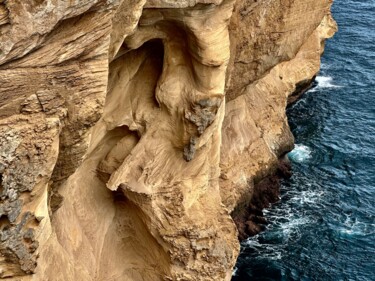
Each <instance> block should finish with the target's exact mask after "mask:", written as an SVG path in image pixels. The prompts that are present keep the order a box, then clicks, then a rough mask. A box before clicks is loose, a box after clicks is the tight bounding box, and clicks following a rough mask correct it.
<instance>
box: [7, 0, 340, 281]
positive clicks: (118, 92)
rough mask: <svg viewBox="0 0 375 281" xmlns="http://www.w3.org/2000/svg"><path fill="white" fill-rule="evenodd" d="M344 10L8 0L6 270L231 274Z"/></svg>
mask: <svg viewBox="0 0 375 281" xmlns="http://www.w3.org/2000/svg"><path fill="white" fill-rule="evenodd" d="M330 5H331V1H329V0H319V1H312V0H299V1H297V0H282V1H266V0H258V1H257V0H248V1H247V0H237V1H235V0H195V1H190V0H189V1H185V0H181V1H175V0H148V1H146V0H106V1H104V0H85V1H67V0H66V1H65V0H58V1H53V0H45V1H40V0H33V1H17V0H0V196H1V201H0V229H1V232H0V278H5V277H8V278H10V279H11V280H50V281H55V280H64V281H67V280H72V281H73V280H74V281H75V280H82V281H84V280H87V281H88V280H134V281H138V280H230V278H231V271H232V268H233V266H234V263H235V261H236V257H237V255H238V250H239V243H238V240H237V235H238V232H237V230H236V226H235V224H234V222H233V219H232V217H231V214H232V215H234V213H235V212H236V210H239V209H241V208H243V207H245V206H246V205H247V204H248V203H249V202H250V200H251V198H252V197H254V188H253V187H254V184H256V183H257V182H259V181H260V180H261V179H263V178H265V177H266V176H268V175H270V174H272V173H273V172H274V171H275V169H276V167H277V163H278V159H279V157H280V156H282V155H283V154H284V153H285V152H287V151H288V150H290V149H291V148H292V146H293V136H292V135H291V133H290V131H289V128H288V125H287V122H286V116H285V107H286V105H287V101H288V97H289V96H292V97H293V95H292V94H293V93H295V91H296V89H297V90H298V89H300V88H301V87H302V86H301V85H308V82H309V81H311V79H313V77H314V75H316V73H317V72H318V70H319V62H320V55H321V53H322V51H323V47H324V40H325V39H326V38H329V37H330V36H332V35H333V33H334V32H335V29H336V26H335V23H334V21H333V20H332V18H331V15H330ZM302 88H303V87H302ZM256 190H257V189H256ZM257 196H259V194H258V195H257Z"/></svg>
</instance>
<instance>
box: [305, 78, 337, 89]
mask: <svg viewBox="0 0 375 281" xmlns="http://www.w3.org/2000/svg"><path fill="white" fill-rule="evenodd" d="M315 82H316V83H317V84H316V86H315V87H314V88H312V89H311V90H310V92H316V91H318V90H319V89H325V88H342V86H340V85H335V84H334V83H333V78H332V77H331V76H317V77H316V78H315Z"/></svg>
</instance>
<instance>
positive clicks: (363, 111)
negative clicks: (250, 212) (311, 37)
mask: <svg viewBox="0 0 375 281" xmlns="http://www.w3.org/2000/svg"><path fill="white" fill-rule="evenodd" d="M333 16H334V18H335V19H336V21H337V23H338V25H339V32H338V33H337V34H336V35H335V37H334V38H333V39H330V40H329V41H327V43H326V51H325V54H324V56H323V58H322V68H321V71H320V73H319V75H318V76H317V78H316V81H315V86H314V87H313V88H312V89H311V90H309V91H308V92H307V93H306V94H305V95H304V96H303V97H302V99H300V100H299V101H298V102H297V103H295V104H294V105H293V106H291V107H290V108H289V109H288V112H287V113H288V119H289V124H290V127H291V129H292V132H293V134H294V136H295V138H296V143H297V144H296V146H295V149H294V150H293V151H292V152H290V153H289V158H290V159H291V161H292V167H293V176H292V178H291V179H289V180H284V181H283V183H282V187H281V198H280V201H279V202H278V203H276V204H274V205H273V206H272V207H271V208H270V209H268V210H265V216H266V218H267V220H268V221H269V225H268V226H267V229H266V230H265V231H264V232H262V233H260V234H258V235H256V236H255V237H252V238H250V239H248V240H246V241H244V242H243V243H242V247H241V254H240V257H239V259H238V262H237V265H236V268H235V272H234V274H233V281H240V280H247V281H248V280H322V281H324V280H364V281H367V280H375V83H374V80H375V1H374V0H358V1H350V0H336V1H335V2H334V5H333Z"/></svg>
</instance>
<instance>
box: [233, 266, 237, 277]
mask: <svg viewBox="0 0 375 281" xmlns="http://www.w3.org/2000/svg"><path fill="white" fill-rule="evenodd" d="M237 271H238V268H237V267H235V268H234V269H233V272H232V276H237Z"/></svg>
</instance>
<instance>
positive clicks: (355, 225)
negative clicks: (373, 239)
mask: <svg viewBox="0 0 375 281" xmlns="http://www.w3.org/2000/svg"><path fill="white" fill-rule="evenodd" d="M338 231H339V232H340V233H341V234H344V235H358V236H361V235H373V234H374V233H375V224H366V223H364V222H361V221H358V220H357V219H356V218H355V219H354V221H353V220H352V219H350V218H349V217H348V218H347V219H346V220H345V222H344V226H343V227H339V228H338Z"/></svg>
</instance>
